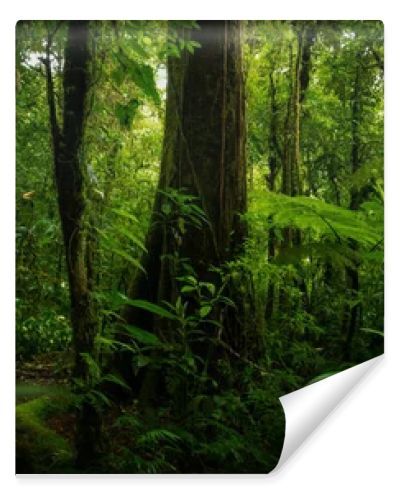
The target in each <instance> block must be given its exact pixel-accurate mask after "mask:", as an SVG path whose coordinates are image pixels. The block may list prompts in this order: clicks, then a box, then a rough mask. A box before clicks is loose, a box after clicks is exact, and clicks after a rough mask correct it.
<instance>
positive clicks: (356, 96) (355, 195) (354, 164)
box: [343, 53, 364, 360]
mask: <svg viewBox="0 0 400 500" xmlns="http://www.w3.org/2000/svg"><path fill="white" fill-rule="evenodd" d="M360 58H361V54H360V53H357V55H356V59H357V66H356V71H355V77H354V87H353V96H352V107H351V140H352V142H351V171H352V174H354V173H355V172H357V171H358V170H359V168H360V166H361V158H360V145H361V144H360V120H361V64H360V62H359V59H360ZM363 197H364V195H363V192H362V191H360V190H358V189H356V188H354V187H352V189H351V192H350V209H351V210H358V209H359V208H360V205H361V203H362V201H363ZM350 245H351V247H352V248H353V249H354V250H356V249H357V244H356V243H355V242H354V241H351V242H350ZM346 276H347V278H346V279H347V282H348V287H349V290H350V292H351V295H352V297H351V299H352V300H354V299H355V300H357V295H358V292H359V289H360V278H359V272H358V269H357V268H347V269H346ZM360 322H361V304H360V303H356V304H355V305H353V306H351V307H350V308H349V309H348V311H346V312H345V335H346V338H345V343H344V352H343V355H344V358H345V359H346V360H351V357H352V344H353V340H354V337H355V336H356V335H357V332H358V330H359V328H360Z"/></svg>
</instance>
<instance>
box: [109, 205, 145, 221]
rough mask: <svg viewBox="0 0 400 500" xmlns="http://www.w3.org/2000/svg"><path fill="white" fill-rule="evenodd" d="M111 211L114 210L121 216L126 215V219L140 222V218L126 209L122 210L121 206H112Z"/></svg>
mask: <svg viewBox="0 0 400 500" xmlns="http://www.w3.org/2000/svg"><path fill="white" fill-rule="evenodd" d="M111 212H114V213H115V214H117V215H120V216H121V217H125V218H126V219H130V220H131V221H133V222H139V221H138V219H137V218H136V217H135V216H134V215H132V214H130V213H129V212H126V211H125V210H122V209H121V208H112V209H111Z"/></svg>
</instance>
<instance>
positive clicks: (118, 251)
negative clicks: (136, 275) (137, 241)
mask: <svg viewBox="0 0 400 500" xmlns="http://www.w3.org/2000/svg"><path fill="white" fill-rule="evenodd" d="M109 249H110V250H111V251H112V252H114V253H116V254H117V255H119V256H120V257H122V258H123V259H125V260H127V261H128V262H130V263H131V264H133V265H134V266H135V267H136V268H137V269H140V270H141V271H143V272H144V273H146V270H145V269H144V267H143V266H142V264H141V263H140V262H139V261H138V259H135V258H134V257H132V256H131V255H129V254H128V253H127V252H125V250H121V249H120V248H115V247H113V246H110V245H109Z"/></svg>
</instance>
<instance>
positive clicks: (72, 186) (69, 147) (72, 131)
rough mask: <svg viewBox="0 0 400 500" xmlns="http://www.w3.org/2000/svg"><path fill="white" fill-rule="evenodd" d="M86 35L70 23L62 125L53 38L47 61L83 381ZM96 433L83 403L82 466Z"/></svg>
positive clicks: (93, 325) (87, 296)
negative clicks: (60, 124)
mask: <svg viewBox="0 0 400 500" xmlns="http://www.w3.org/2000/svg"><path fill="white" fill-rule="evenodd" d="M88 36H89V28H88V22H87V21H70V22H69V24H68V35H67V44H66V48H65V59H64V81H63V88H64V107H63V125H62V129H60V128H59V126H58V123H57V113H56V104H55V95H54V88H53V79H52V72H51V60H50V47H51V37H50V36H49V40H48V44H47V57H46V60H45V67H46V76H47V94H48V103H49V111H50V124H51V131H52V141H53V151H54V168H55V179H56V186H57V193H58V206H59V212H60V218H61V227H62V233H63V239H64V247H65V252H66V263H67V271H68V280H69V289H70V301H71V322H72V330H73V344H74V352H75V368H74V375H75V377H77V378H79V379H81V380H82V381H84V382H88V381H89V370H88V365H87V363H86V362H85V359H84V356H82V354H87V355H90V356H92V355H93V351H94V339H95V336H96V331H97V322H96V314H95V310H94V305H93V300H92V298H91V292H92V275H91V273H92V265H91V254H92V249H91V245H90V243H88V238H87V233H86V230H85V208H86V197H85V170H86V169H85V166H84V163H83V142H84V129H85V119H86V113H87V100H88V91H89V62H90V51H89V46H88ZM98 431H99V428H98V419H97V416H96V412H95V410H94V409H93V408H91V407H89V406H88V405H84V407H83V408H82V410H81V412H80V413H79V415H78V432H77V452H78V462H79V464H80V465H83V466H85V465H87V464H88V461H89V459H90V458H92V457H93V455H94V450H95V447H96V445H97V441H98Z"/></svg>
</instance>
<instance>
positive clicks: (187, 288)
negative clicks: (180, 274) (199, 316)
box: [181, 285, 196, 293]
mask: <svg viewBox="0 0 400 500" xmlns="http://www.w3.org/2000/svg"><path fill="white" fill-rule="evenodd" d="M193 290H196V288H195V287H194V286H190V285H186V286H183V287H182V288H181V292H182V293H190V292H193Z"/></svg>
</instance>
